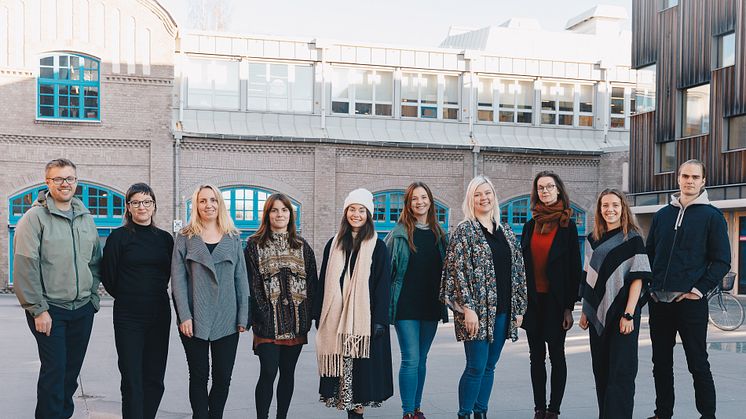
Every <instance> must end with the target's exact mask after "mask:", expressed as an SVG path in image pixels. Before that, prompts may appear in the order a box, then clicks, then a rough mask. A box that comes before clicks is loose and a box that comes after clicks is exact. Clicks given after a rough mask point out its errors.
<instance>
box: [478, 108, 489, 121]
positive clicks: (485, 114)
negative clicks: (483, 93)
mask: <svg viewBox="0 0 746 419" xmlns="http://www.w3.org/2000/svg"><path fill="white" fill-rule="evenodd" d="M492 115H493V112H492V111H486V110H483V109H480V110H479V111H477V119H478V120H480V121H488V122H492Z"/></svg>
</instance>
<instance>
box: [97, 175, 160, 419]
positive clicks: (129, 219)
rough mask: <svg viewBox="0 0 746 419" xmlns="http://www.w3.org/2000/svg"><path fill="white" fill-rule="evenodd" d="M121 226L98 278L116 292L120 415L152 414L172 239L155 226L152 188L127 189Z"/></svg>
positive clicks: (110, 242) (106, 251) (141, 185)
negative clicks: (120, 392)
mask: <svg viewBox="0 0 746 419" xmlns="http://www.w3.org/2000/svg"><path fill="white" fill-rule="evenodd" d="M125 205H126V207H125V208H126V210H125V214H124V226H122V227H119V228H117V229H116V230H114V231H112V232H111V234H110V235H109V237H108V238H107V239H106V246H105V247H104V257H103V261H102V274H103V275H102V282H103V284H104V287H105V288H106V291H107V292H108V293H109V294H110V295H111V296H112V297H114V340H115V343H116V347H117V355H118V356H119V361H118V364H119V372H120V374H121V376H122V381H121V390H122V417H124V418H127V419H135V418H143V419H144V418H150V419H152V418H155V416H156V413H157V412H158V406H159V405H160V402H161V398H162V397H163V391H164V388H165V387H164V384H163V378H164V375H165V373H166V359H167V357H168V341H169V331H170V323H171V304H170V303H169V300H168V291H167V290H168V280H169V278H170V277H171V253H172V252H173V247H174V240H173V238H172V237H171V235H170V234H169V233H168V232H166V231H163V230H161V229H159V228H157V227H156V226H155V221H154V217H155V213H156V211H157V205H156V198H155V192H153V189H151V188H150V186H148V185H147V184H145V183H136V184H134V185H132V186H130V187H129V189H128V190H127V193H126V195H125Z"/></svg>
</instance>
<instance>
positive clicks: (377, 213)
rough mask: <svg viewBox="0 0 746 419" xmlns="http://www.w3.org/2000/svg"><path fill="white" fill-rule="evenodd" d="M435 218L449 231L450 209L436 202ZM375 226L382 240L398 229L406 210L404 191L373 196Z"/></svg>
mask: <svg viewBox="0 0 746 419" xmlns="http://www.w3.org/2000/svg"><path fill="white" fill-rule="evenodd" d="M434 204H435V218H436V219H437V220H438V223H440V225H441V226H442V227H443V229H444V230H448V208H447V207H446V206H445V205H443V204H440V203H439V202H437V201H436V202H434ZM373 206H374V208H375V209H374V212H373V225H375V227H376V232H377V233H378V236H379V237H380V238H384V237H386V234H388V232H389V231H391V230H393V229H394V227H396V222H397V221H399V215H400V214H401V212H402V211H403V210H404V191H384V192H378V193H375V194H373Z"/></svg>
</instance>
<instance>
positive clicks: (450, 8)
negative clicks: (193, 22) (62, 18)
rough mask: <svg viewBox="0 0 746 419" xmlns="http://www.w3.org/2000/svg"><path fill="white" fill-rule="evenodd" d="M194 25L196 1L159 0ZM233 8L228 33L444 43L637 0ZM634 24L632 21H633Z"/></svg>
mask: <svg viewBox="0 0 746 419" xmlns="http://www.w3.org/2000/svg"><path fill="white" fill-rule="evenodd" d="M158 1H159V2H160V3H161V4H162V5H163V6H164V7H165V8H166V9H167V10H168V11H169V12H170V13H171V15H172V16H173V17H174V19H176V22H177V24H178V25H179V27H180V28H183V29H189V28H190V19H189V3H190V1H191V0H158ZM222 1H224V2H225V3H227V5H228V7H229V10H230V12H231V13H230V16H231V18H230V20H229V22H228V26H227V29H228V32H233V33H242V34H259V35H275V36H284V37H304V38H322V39H329V40H339V41H348V42H362V43H383V44H395V45H411V46H426V47H427V46H438V45H439V44H440V42H441V41H442V40H443V38H445V37H446V35H447V34H448V28H449V27H450V26H451V25H453V26H465V27H472V28H480V27H485V26H489V25H498V24H500V23H502V22H504V21H506V20H507V19H508V18H510V17H524V18H525V17H528V18H535V19H537V20H538V21H539V24H540V25H541V27H542V28H543V29H545V30H552V31H560V30H563V29H564V27H565V24H566V23H567V21H568V20H569V19H570V18H572V17H574V16H576V15H578V14H580V13H582V12H584V11H586V10H588V9H590V8H592V7H593V6H595V5H597V4H608V5H615V6H622V7H625V8H626V9H627V14H628V15H631V11H632V10H631V9H632V5H631V3H632V0H372V1H371V0H368V1H361V0H316V1H310V0H263V1H259V0H222ZM627 28H629V21H628V22H627Z"/></svg>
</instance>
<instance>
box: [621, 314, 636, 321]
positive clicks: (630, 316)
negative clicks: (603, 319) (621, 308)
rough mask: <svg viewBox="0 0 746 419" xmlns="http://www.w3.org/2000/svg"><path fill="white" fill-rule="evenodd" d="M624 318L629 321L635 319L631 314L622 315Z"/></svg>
mask: <svg viewBox="0 0 746 419" xmlns="http://www.w3.org/2000/svg"><path fill="white" fill-rule="evenodd" d="M622 317H623V318H625V319H627V320H632V319H634V317H633V316H632V315H631V314H629V313H624V314H622Z"/></svg>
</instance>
